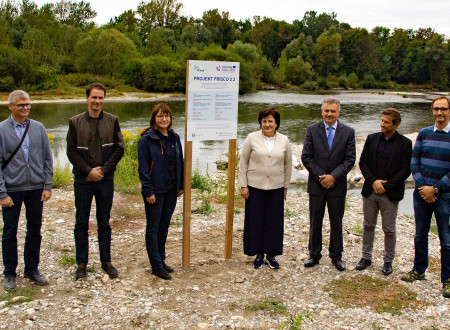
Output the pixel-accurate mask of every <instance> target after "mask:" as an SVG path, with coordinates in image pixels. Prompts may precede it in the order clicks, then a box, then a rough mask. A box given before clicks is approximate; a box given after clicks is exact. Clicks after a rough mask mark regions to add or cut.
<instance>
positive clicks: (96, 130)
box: [67, 83, 124, 279]
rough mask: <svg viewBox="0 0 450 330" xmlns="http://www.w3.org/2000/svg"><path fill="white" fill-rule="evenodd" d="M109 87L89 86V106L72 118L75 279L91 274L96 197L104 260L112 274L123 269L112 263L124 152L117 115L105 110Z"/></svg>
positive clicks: (69, 150)
mask: <svg viewBox="0 0 450 330" xmlns="http://www.w3.org/2000/svg"><path fill="white" fill-rule="evenodd" d="M105 95H106V89H105V87H104V86H103V85H102V84H100V83H94V84H90V85H89V86H88V87H87V88H86V100H87V103H88V109H87V110H86V112H84V113H80V114H78V115H76V116H74V117H72V118H70V121H69V131H68V132H67V157H68V158H69V161H70V162H71V163H72V165H73V174H74V176H75V180H74V194H75V208H76V213H75V229H74V234H75V249H76V263H77V265H78V267H77V270H76V271H75V279H79V278H84V277H86V275H87V272H86V270H87V269H86V266H87V264H88V255H89V232H88V231H89V215H90V213H91V204H92V198H93V197H95V203H96V208H97V232H98V245H99V250H100V261H101V263H102V268H103V270H104V271H105V272H106V273H107V274H108V275H109V277H111V278H115V277H117V276H119V272H118V271H117V269H116V268H115V267H114V266H113V265H112V263H111V226H110V225H109V219H110V214H111V208H112V202H113V196H114V171H115V170H116V166H117V164H118V163H119V161H120V159H121V158H122V156H123V153H124V143H123V137H122V132H121V131H120V126H119V120H118V119H117V117H116V116H114V115H112V114H110V113H107V112H104V111H103V110H102V108H103V103H104V102H105Z"/></svg>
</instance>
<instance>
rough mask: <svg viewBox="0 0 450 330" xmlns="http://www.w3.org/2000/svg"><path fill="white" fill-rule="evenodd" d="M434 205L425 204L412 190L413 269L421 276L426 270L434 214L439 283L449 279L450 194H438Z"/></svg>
mask: <svg viewBox="0 0 450 330" xmlns="http://www.w3.org/2000/svg"><path fill="white" fill-rule="evenodd" d="M437 197H438V199H437V200H436V201H435V202H434V203H427V202H425V201H424V200H423V199H422V197H421V196H420V194H419V192H418V191H417V189H416V190H414V216H415V218H416V236H415V237H414V252H415V255H414V268H413V270H415V271H416V272H418V273H420V274H423V273H425V271H426V270H427V268H428V232H429V231H430V225H431V216H432V214H433V212H434V217H435V218H436V225H437V227H438V232H439V240H440V242H441V281H442V282H446V281H447V280H448V279H450V224H449V215H450V193H446V194H442V193H441V194H439V195H438V196H437Z"/></svg>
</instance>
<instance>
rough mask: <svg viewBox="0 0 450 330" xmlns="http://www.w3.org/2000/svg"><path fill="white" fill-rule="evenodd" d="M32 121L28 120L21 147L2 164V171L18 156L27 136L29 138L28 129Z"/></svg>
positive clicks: (20, 143)
mask: <svg viewBox="0 0 450 330" xmlns="http://www.w3.org/2000/svg"><path fill="white" fill-rule="evenodd" d="M30 124H31V121H30V120H28V125H27V128H25V132H24V133H23V136H22V139H21V140H20V142H19V145H18V146H17V148H16V150H14V152H13V153H12V154H11V155H10V156H9V157H8V159H7V160H6V161H5V162H4V163H2V171H3V170H4V169H5V167H6V166H8V164H9V162H10V161H11V160H12V159H13V158H14V156H15V155H16V154H17V151H19V149H20V147H21V146H22V143H23V140H25V136H27V133H28V129H29V128H30Z"/></svg>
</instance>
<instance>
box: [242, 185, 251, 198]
mask: <svg viewBox="0 0 450 330" xmlns="http://www.w3.org/2000/svg"><path fill="white" fill-rule="evenodd" d="M241 196H242V197H244V198H245V199H248V196H250V192H249V191H248V188H247V187H242V188H241Z"/></svg>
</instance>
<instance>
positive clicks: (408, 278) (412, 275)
mask: <svg viewBox="0 0 450 330" xmlns="http://www.w3.org/2000/svg"><path fill="white" fill-rule="evenodd" d="M424 279H425V273H423V274H419V273H418V272H416V271H415V270H412V271H410V272H409V273H406V274H405V275H403V276H402V278H401V280H402V281H405V282H414V281H416V280H419V281H422V280H424Z"/></svg>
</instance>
